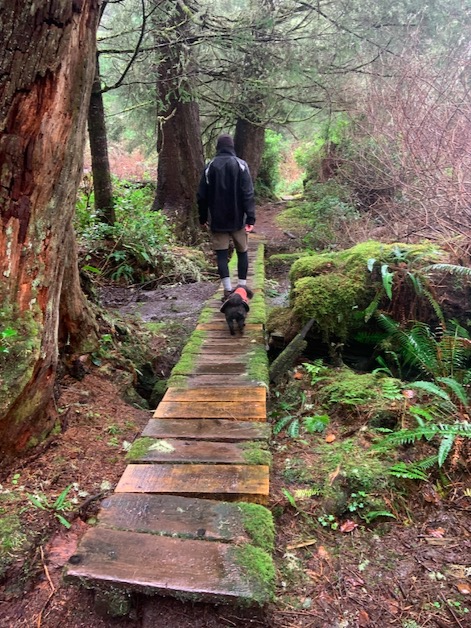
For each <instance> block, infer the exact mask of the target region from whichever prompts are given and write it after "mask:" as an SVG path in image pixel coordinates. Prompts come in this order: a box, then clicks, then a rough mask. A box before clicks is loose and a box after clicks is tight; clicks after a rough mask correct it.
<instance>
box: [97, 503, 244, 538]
mask: <svg viewBox="0 0 471 628" xmlns="http://www.w3.org/2000/svg"><path fill="white" fill-rule="evenodd" d="M253 508H256V506H253ZM244 522H245V518H244V511H243V510H242V508H240V507H239V506H238V505H237V504H233V503H228V502H216V501H213V500H211V499H195V498H192V497H180V496H178V495H146V494H141V493H115V494H114V495H110V496H109V497H107V498H106V499H105V500H104V501H103V502H102V503H101V508H100V511H99V513H98V525H99V526H100V527H106V528H114V529H117V530H130V531H132V532H148V533H151V534H160V535H164V536H180V537H183V538H191V539H200V540H206V541H224V542H226V543H229V542H232V541H236V542H241V541H247V542H248V541H249V540H250V538H249V535H248V534H247V532H246V531H245V528H244Z"/></svg>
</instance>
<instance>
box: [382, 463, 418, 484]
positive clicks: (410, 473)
mask: <svg viewBox="0 0 471 628" xmlns="http://www.w3.org/2000/svg"><path fill="white" fill-rule="evenodd" d="M387 473H388V474H389V475H393V476H394V477H396V478H404V479H406V480H422V481H423V482H425V481H426V480H427V479H428V476H427V474H426V473H425V471H424V470H423V469H420V468H419V467H418V466H417V465H414V464H406V463H405V462H398V463H397V464H394V465H392V466H391V467H389V469H388V470H387Z"/></svg>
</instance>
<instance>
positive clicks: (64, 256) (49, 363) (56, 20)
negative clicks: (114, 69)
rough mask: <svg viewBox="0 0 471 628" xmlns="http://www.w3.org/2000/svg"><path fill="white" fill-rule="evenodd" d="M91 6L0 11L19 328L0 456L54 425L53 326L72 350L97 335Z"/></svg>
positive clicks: (3, 237) (0, 137)
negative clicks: (90, 166)
mask: <svg viewBox="0 0 471 628" xmlns="http://www.w3.org/2000/svg"><path fill="white" fill-rule="evenodd" d="M98 5H99V2H98V0H88V1H87V2H83V1H81V0H60V1H58V2H55V3H50V2H47V1H46V0H40V1H39V2H35V3H34V6H33V4H32V5H31V7H30V8H29V9H28V10H26V8H25V7H24V6H22V3H18V2H15V1H14V0H6V1H5V2H4V3H3V5H2V9H0V17H1V18H2V36H3V46H2V48H1V50H0V172H1V186H0V212H1V222H0V274H1V278H2V280H1V282H0V303H1V306H0V308H1V309H0V332H1V331H2V330H5V329H13V330H14V331H16V332H17V336H16V337H15V338H13V339H12V340H11V342H10V343H9V344H8V343H7V345H6V347H5V342H4V343H3V347H0V348H3V350H5V348H6V349H8V350H9V353H5V352H3V353H0V460H1V463H3V464H5V463H8V461H10V460H11V459H12V457H13V456H15V455H18V454H19V453H21V452H24V450H25V449H26V448H27V447H28V446H31V445H33V444H34V443H36V442H37V441H38V440H39V439H41V438H42V437H44V436H45V435H46V434H47V433H48V431H49V430H50V428H51V427H52V425H53V423H54V421H55V413H54V410H53V405H54V404H53V386H54V382H55V375H56V367H57V359H58V357H57V356H58V349H59V343H58V335H59V329H60V334H61V335H62V336H63V337H64V338H67V340H68V342H69V343H70V344H71V345H72V346H73V347H74V348H75V349H76V350H82V349H83V348H84V345H85V344H90V342H93V340H94V339H96V338H97V330H96V323H95V320H94V318H93V316H92V313H91V311H90V310H89V308H88V306H87V303H86V301H85V298H84V297H83V295H82V293H81V291H80V286H79V281H78V268H77V255H76V246H75V239H74V233H73V226H72V219H73V215H74V207H75V196H76V192H77V187H78V184H79V181H80V177H81V174H82V155H83V147H84V139H85V123H86V117H87V109H88V104H89V98H90V90H91V84H92V80H93V76H94V71H95V40H96V22H97V14H98ZM60 306H61V307H62V310H61V314H62V319H61V318H60V314H59V312H60ZM0 338H1V336H0ZM0 342H1V341H0Z"/></svg>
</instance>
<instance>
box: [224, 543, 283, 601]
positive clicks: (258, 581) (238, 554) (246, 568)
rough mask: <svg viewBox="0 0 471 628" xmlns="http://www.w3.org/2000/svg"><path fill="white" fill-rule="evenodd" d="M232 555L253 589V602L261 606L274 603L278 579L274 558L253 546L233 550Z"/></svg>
mask: <svg viewBox="0 0 471 628" xmlns="http://www.w3.org/2000/svg"><path fill="white" fill-rule="evenodd" d="M230 555H231V559H232V561H233V562H234V563H235V564H236V565H238V566H239V567H240V569H241V570H242V571H243V573H244V575H245V577H246V578H247V580H248V582H249V584H250V586H251V587H252V601H253V602H256V603H258V604H260V605H263V604H266V603H267V602H270V601H273V600H274V598H275V579H276V577H275V567H274V565H273V560H272V558H271V557H270V556H269V555H268V554H267V553H266V552H264V551H263V550H262V549H260V548H258V547H254V546H253V545H243V546H240V547H235V548H232V549H231V551H230Z"/></svg>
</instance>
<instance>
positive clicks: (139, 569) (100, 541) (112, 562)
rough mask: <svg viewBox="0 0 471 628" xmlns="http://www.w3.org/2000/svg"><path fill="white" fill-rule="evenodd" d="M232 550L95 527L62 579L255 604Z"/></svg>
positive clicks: (252, 586) (253, 586)
mask: <svg viewBox="0 0 471 628" xmlns="http://www.w3.org/2000/svg"><path fill="white" fill-rule="evenodd" d="M235 552H236V550H235V548H233V547H232V546H231V545H230V544H228V543H218V542H213V543H208V542H207V541H199V540H196V541H194V540H191V539H179V538H170V537H165V536H157V535H153V534H143V533H139V532H128V531H122V530H110V529H108V528H100V527H96V528H92V529H90V530H89V531H88V532H87V533H86V534H85V536H84V537H83V539H82V541H81V543H80V545H79V548H78V550H77V553H76V554H75V555H74V556H73V557H71V559H70V560H69V564H68V566H67V568H66V573H65V578H66V580H67V581H77V580H78V581H79V582H80V581H82V580H83V579H86V580H87V581H88V582H89V583H91V584H96V585H100V584H101V585H104V584H107V583H109V584H113V586H121V587H123V588H125V589H126V588H132V589H133V590H138V591H142V592H144V593H149V592H151V591H152V592H154V593H160V594H163V595H165V594H167V595H169V594H177V595H178V596H179V597H182V596H183V597H184V596H185V594H186V595H188V596H190V597H191V599H195V595H196V596H197V599H199V600H204V601H211V602H222V601H226V602H230V601H232V602H234V601H237V600H238V599H239V600H246V601H248V602H250V601H252V600H254V599H256V600H259V598H260V594H261V592H260V589H259V588H258V586H257V583H251V582H250V579H249V578H247V575H246V574H244V573H243V571H242V570H241V569H240V568H239V567H238V566H237V564H236V562H235V560H234V553H235ZM259 586H261V590H262V592H263V585H262V583H260V585H259ZM259 601H264V600H263V599H262V600H259Z"/></svg>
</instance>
